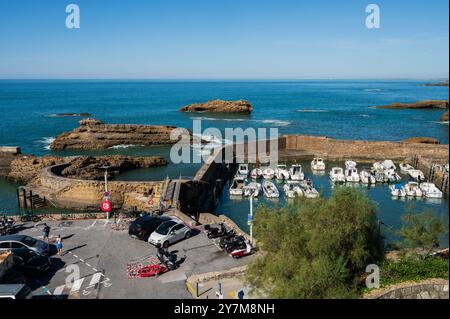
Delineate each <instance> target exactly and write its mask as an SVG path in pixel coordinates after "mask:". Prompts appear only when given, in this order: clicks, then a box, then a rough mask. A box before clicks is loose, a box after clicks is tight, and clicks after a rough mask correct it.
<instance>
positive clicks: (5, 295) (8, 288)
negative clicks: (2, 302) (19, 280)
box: [0, 284, 32, 299]
mask: <svg viewBox="0 0 450 319" xmlns="http://www.w3.org/2000/svg"><path fill="white" fill-rule="evenodd" d="M31 298H32V294H31V289H30V287H28V286H27V285H23V284H14V285H0V299H31Z"/></svg>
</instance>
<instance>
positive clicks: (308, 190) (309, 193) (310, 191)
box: [300, 181, 320, 198]
mask: <svg viewBox="0 0 450 319" xmlns="http://www.w3.org/2000/svg"><path fill="white" fill-rule="evenodd" d="M300 186H301V188H302V190H303V194H304V196H305V197H306V198H318V197H319V196H320V194H319V192H318V191H317V189H315V188H314V187H313V185H312V181H304V182H302V183H301V185H300Z"/></svg>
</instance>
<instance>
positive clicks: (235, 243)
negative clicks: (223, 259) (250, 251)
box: [223, 236, 245, 253]
mask: <svg viewBox="0 0 450 319" xmlns="http://www.w3.org/2000/svg"><path fill="white" fill-rule="evenodd" d="M244 245H245V238H244V237H242V236H236V237H233V238H231V239H230V240H229V241H228V242H226V243H225V244H224V246H223V249H224V250H225V251H226V252H227V253H230V252H231V251H232V250H233V249H235V248H238V247H243V246H244Z"/></svg>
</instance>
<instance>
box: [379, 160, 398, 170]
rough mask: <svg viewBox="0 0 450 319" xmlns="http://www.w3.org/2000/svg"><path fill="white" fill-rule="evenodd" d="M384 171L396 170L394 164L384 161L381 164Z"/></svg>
mask: <svg viewBox="0 0 450 319" xmlns="http://www.w3.org/2000/svg"><path fill="white" fill-rule="evenodd" d="M382 165H383V167H384V169H385V170H387V169H393V170H394V171H395V170H396V169H397V166H395V164H394V162H393V161H391V160H385V161H383V163H382Z"/></svg>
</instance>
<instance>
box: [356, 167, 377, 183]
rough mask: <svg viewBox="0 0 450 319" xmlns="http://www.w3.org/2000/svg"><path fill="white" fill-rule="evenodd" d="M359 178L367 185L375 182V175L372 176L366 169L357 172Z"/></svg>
mask: <svg viewBox="0 0 450 319" xmlns="http://www.w3.org/2000/svg"><path fill="white" fill-rule="evenodd" d="M359 179H360V180H361V183H363V184H367V185H370V184H375V183H376V182H377V181H376V179H375V176H373V175H372V173H371V172H369V171H368V170H362V171H361V172H360V173H359Z"/></svg>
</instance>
